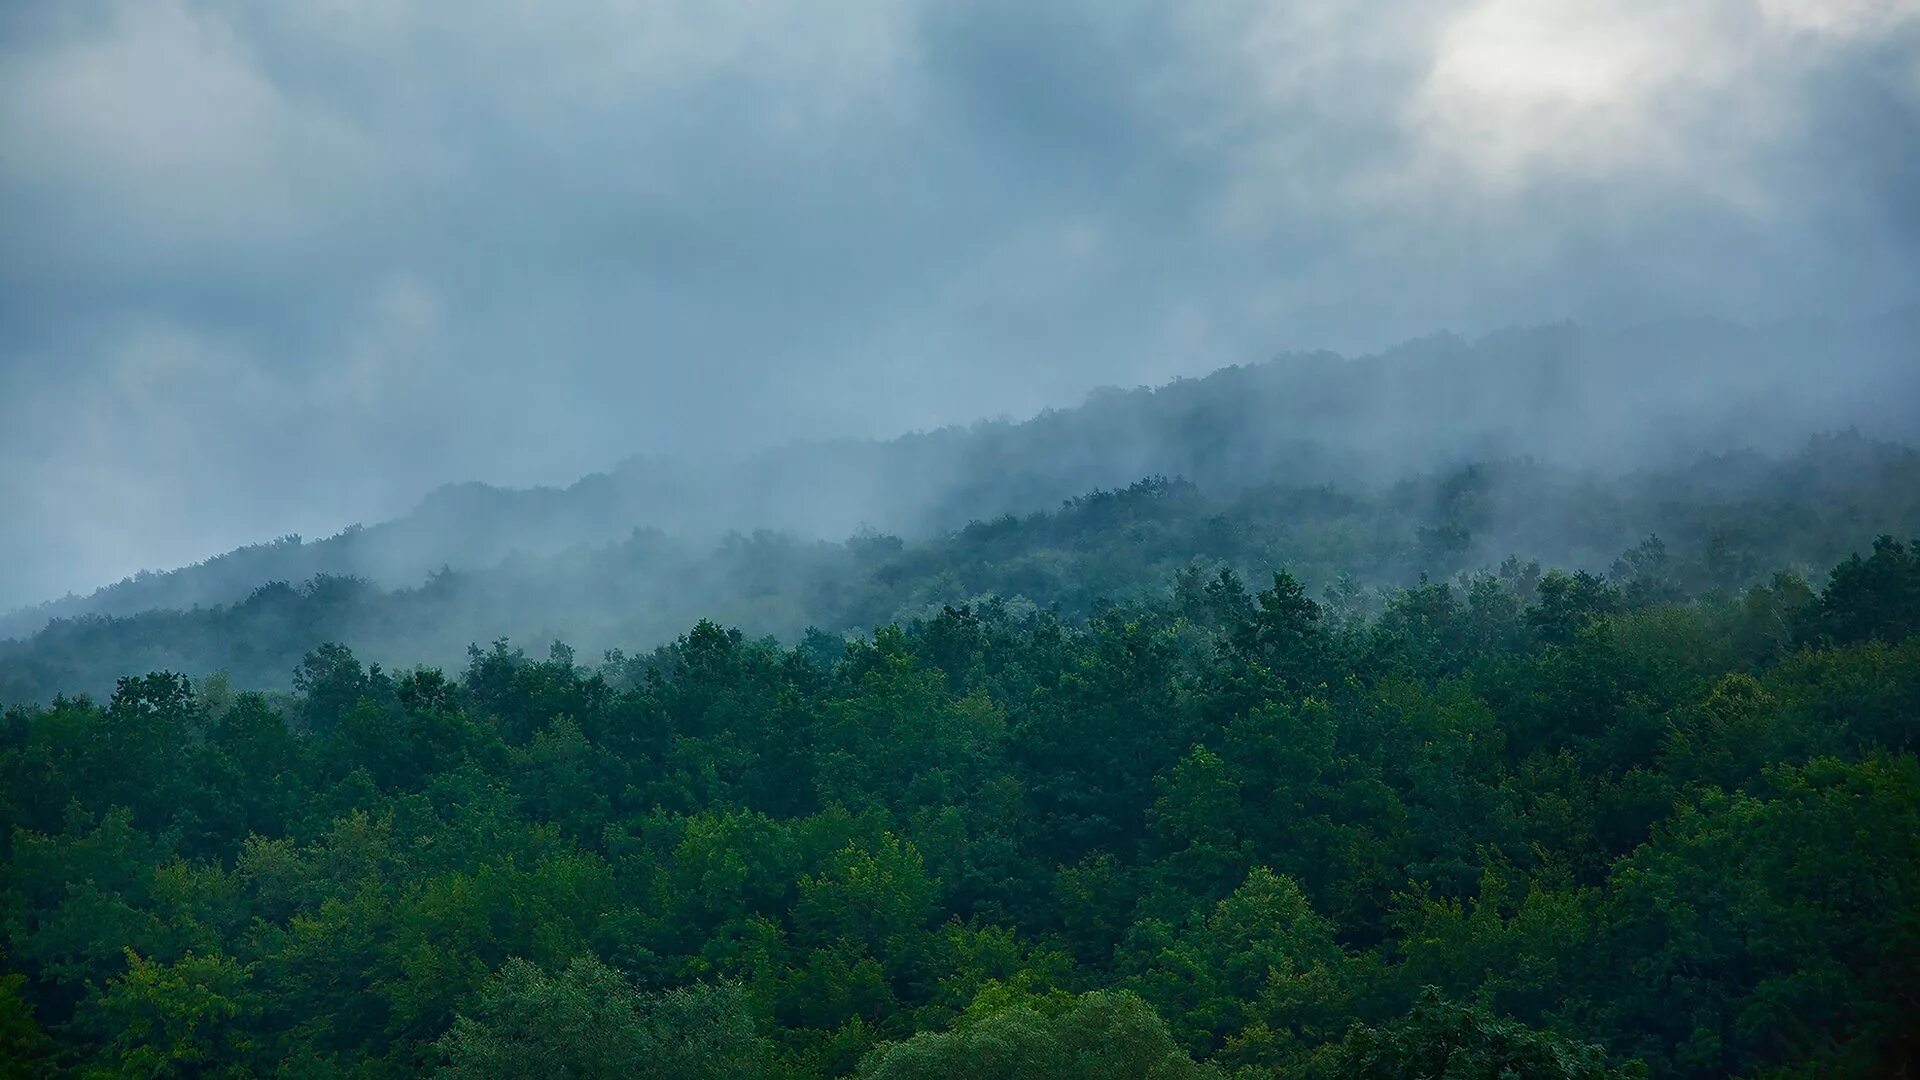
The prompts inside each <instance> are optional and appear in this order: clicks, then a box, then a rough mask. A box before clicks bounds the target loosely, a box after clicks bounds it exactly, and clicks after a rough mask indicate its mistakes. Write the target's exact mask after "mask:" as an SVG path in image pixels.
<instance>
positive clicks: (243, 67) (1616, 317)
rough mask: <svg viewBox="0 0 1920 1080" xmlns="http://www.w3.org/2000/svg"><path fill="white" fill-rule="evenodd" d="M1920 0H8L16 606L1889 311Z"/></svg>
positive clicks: (1919, 81)
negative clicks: (498, 502)
mask: <svg viewBox="0 0 1920 1080" xmlns="http://www.w3.org/2000/svg"><path fill="white" fill-rule="evenodd" d="M1917 170H1920V0H1726V2H1722V0H1686V2H1679V3H1676V2H1655V0H1591V2H1582V0H1410V2H1405V3H1391V2H1382V0H1368V2H1360V0H1349V2H1344V3H1330V2H1326V0H1298V2H1292V3H1274V4H1268V3H1254V2H1241V0H1208V2H1206V3H1189V4H1164V5H1162V4H1143V3H1133V2H1125V0H1086V2H1057V0H1055V2H1048V3H1032V2H1029V0H1019V2H1012V0H1008V2H997V0H996V2H966V3H954V2H932V0H928V2H924V3H915V2H892V3H868V2H865V0H835V2H832V3H821V2H818V0H812V2H805V0H795V2H791V3H789V2H780V0H760V2H739V3H684V4H681V3H661V2H644V0H643V2H631V3H615V2H602V0H588V2H572V3H563V4H544V3H527V2H506V0H469V2H465V3H459V4H449V3H438V2H435V3H426V2H422V3H405V2H401V0H308V2H304V3H288V4H279V3H274V4H260V3H254V2H251V0H246V2H243V0H231V2H224V0H204V2H180V0H133V2H126V3H112V2H108V3H96V2H90V0H13V2H9V3H5V4H0V228H3V229H4V232H0V607H3V606H10V605H12V604H15V603H20V602H25V601H29V600H35V599H41V598H44V597H45V596H47V595H54V594H58V593H60V592H62V591H65V590H67V589H76V590H81V591H84V590H86V589H88V588H91V587H92V586H95V585H98V584H101V583H104V582H105V581H108V580H111V579H114V578H118V577H119V576H121V575H123V574H126V573H128V572H131V571H133V570H135V569H138V568H141V567H165V566H173V565H178V564H180V563H183V562H188V561H193V560H195V559H198V558H201V557H204V556H206V555H209V554H212V553H214V552H216V551H219V550H223V549H226V548H229V547H232V546H234V545H236V544H239V543H242V542H246V541H250V540H255V539H261V538H266V537H271V536H274V535H277V534H280V533H285V532H289V531H298V532H302V533H305V534H307V535H322V534H325V533H330V532H333V531H336V530H337V529H338V528H340V527H341V526H343V525H345V524H348V523H350V522H352V521H357V520H359V521H372V520H377V519H379V518H381V517H385V516H389V515H391V514H394V513H397V512H400V511H403V510H405V509H406V508H407V507H408V506H409V505H411V504H412V503H413V502H414V501H415V500H417V499H418V498H419V496H420V495H421V494H423V493H424V492H425V491H426V490H428V489H430V488H432V487H433V486H435V485H437V484H439V483H441V482H444V481H449V480H459V479H481V480H488V481H492V482H496V483H508V484H526V483H533V482H566V481H570V480H571V479H573V478H575V477H577V476H578V475H580V474H581V473H583V472H587V471H591V470H594V469H599V468H604V467H606V466H608V465H610V464H611V463H613V462H614V461H615V460H617V459H619V458H621V457H624V456H626V455H628V454H631V453H634V452H641V451H652V452H661V451H664V452H672V453H679V454H687V455H694V454H710V453H726V452H732V451H737V450H739V449H743V448H752V447H756V446H761V445H766V444H768V443H775V442H780V441H784V440H787V439H790V438H803V437H815V436H821V435H888V434H893V433H896V432H899V431H901V430H905V429H910V428H917V427H924V426H928V425H934V424H939V423H945V422H955V421H966V420H969V419H973V418H976V417H979V416H983V415H994V414H1011V415H1020V414H1023V413H1027V412H1031V411H1033V410H1034V409H1036V408H1039V407H1041V406H1044V405H1049V404H1058V405H1065V404H1072V403H1074V402H1076V401H1077V400H1079V399H1080V398H1081V397H1082V396H1083V395H1084V393H1085V391H1086V390H1087V389H1088V388H1090V387H1093V386H1096V385H1101V384H1120V385H1133V384H1137V383H1146V382H1158V381H1163V380H1165V379H1167V378H1169V377H1171V376H1174V375H1177V374H1198V373H1201V372H1205V371H1208V370H1211V369H1213V368H1217V367H1221V366H1224V365H1226V364H1229V363H1237V362H1245V361H1249V360H1256V359H1260V358H1262V357H1264V356H1266V355H1269V354H1271V353H1273V352H1276V351H1279V350H1282V349H1286V348H1295V347H1321V346H1325V347H1332V348H1339V349H1365V348H1370V347H1377V346H1382V345H1386V344H1390V343H1392V342H1394V341H1396V340H1399V339H1402V338H1405V337H1409V336H1414V335H1418V334H1422V333H1426V332H1429V331H1433V330H1437V329H1443V328H1445V329H1454V330H1459V331H1463V332H1467V333H1473V332H1478V331H1484V330H1488V329H1492V328H1495V327H1498V326H1500V325H1504V324H1510V323H1531V322H1541V321H1547V320H1552V319H1559V318H1566V317H1571V318H1576V319H1581V320H1585V321H1590V322H1596V323H1601V324H1614V323H1619V322H1623V321H1637V320H1641V319H1650V318H1660V317H1664V316H1668V315H1703V314H1704V315H1712V316H1720V317H1726V318H1733V319H1754V318H1765V317H1771V316H1775V315H1781V314H1791V313H1840V314H1846V313H1851V312H1861V311H1873V310H1877V309H1884V308H1886V307H1890V306H1894V305H1898V304H1902V303H1908V302H1911V301H1912V300H1913V299H1914V297H1915V296H1916V282H1917V281H1920V175H1916V172H1917Z"/></svg>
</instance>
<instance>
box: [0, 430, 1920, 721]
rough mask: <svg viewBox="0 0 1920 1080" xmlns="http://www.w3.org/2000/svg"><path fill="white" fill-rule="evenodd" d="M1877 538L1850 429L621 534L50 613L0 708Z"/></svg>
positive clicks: (1676, 572) (1887, 454) (251, 561)
mask: <svg viewBox="0 0 1920 1080" xmlns="http://www.w3.org/2000/svg"><path fill="white" fill-rule="evenodd" d="M1881 533H1888V534H1892V535H1897V536H1910V535H1915V534H1920V453H1916V452H1915V451H1912V450H1909V449H1905V448H1902V447H1895V446H1889V445H1885V444H1879V443H1873V442H1870V441H1868V440H1866V439H1864V438H1862V437H1859V436H1841V437H1829V438H1820V439H1816V440H1814V441H1813V442H1812V443H1810V444H1808V445H1807V446H1806V447H1805V448H1804V449H1803V450H1801V451H1800V452H1799V453H1797V454H1794V455H1792V456H1789V457H1786V458H1783V459H1770V458H1766V457H1762V456H1760V455H1757V454H1751V453H1749V454H1738V455H1730V456H1719V457H1711V458H1703V459H1700V460H1699V461H1696V462H1695V463H1694V464H1692V465H1691V466H1689V467H1686V468H1683V469H1677V470H1669V471H1657V472H1656V471H1643V472H1637V473H1632V474H1627V475H1624V476H1608V475H1603V474H1596V473H1592V472H1575V471H1571V470H1568V469H1565V468H1560V467H1555V466H1549V465H1545V464H1542V463H1538V462H1505V463H1498V464H1489V465H1473V466H1465V467H1462V468H1459V469H1455V470H1451V471H1448V472H1445V473H1440V474H1433V475H1427V476H1420V477H1413V478H1408V479H1403V480H1400V481H1397V482H1395V483H1392V484H1387V485H1381V486H1376V487H1372V488H1364V489H1341V488H1337V487H1332V486H1318V487H1294V486H1274V487H1266V488H1249V489H1244V490H1241V491H1239V492H1237V493H1234V494H1231V495H1224V496H1218V495H1210V494H1208V493H1206V492H1205V491H1203V490H1202V489H1201V488H1199V487H1198V486H1196V485H1194V484H1192V483H1189V482H1186V481H1178V480H1163V479H1149V480H1145V481H1140V482H1138V483H1135V484H1132V485H1131V486H1128V487H1125V488H1122V489H1119V490H1108V491H1096V492H1093V493H1090V494H1087V495H1083V496H1080V497H1076V498H1073V499H1070V500H1068V501H1067V502H1066V503H1064V504H1063V505H1061V506H1060V507H1059V508H1058V509H1056V510H1053V511H1050V512H1039V513H1032V514H1027V515H1024V516H1015V515H1005V516H1002V517H999V518H994V519H991V520H983V521H976V522H973V523H971V524H969V525H966V526H965V527H963V528H959V529H956V530H951V531H946V532H940V533H935V534H932V535H927V536H922V537H919V538H914V539H904V538H901V537H898V536H892V535H886V534H879V533H871V532H870V533H865V534H862V535H858V536H855V537H853V538H852V539H848V540H845V541H841V542H833V543H829V542H826V541H819V540H806V539H801V538H797V537H795V536H793V535H790V534H782V533H773V532H767V531H758V532H754V533H750V534H737V533H736V534H731V535H728V536H725V537H723V538H721V539H719V540H717V541H698V540H685V539H676V538H671V537H668V536H666V535H664V534H662V533H660V532H659V531H657V530H656V531H636V532H634V533H633V534H631V535H630V536H629V537H627V538H626V539H625V540H623V541H619V542H615V543H606V544H597V545H579V546H576V547H574V548H571V549H564V550H562V551H559V552H556V553H552V554H547V555H516V556H511V557H508V558H506V559H504V560H502V561H499V562H497V563H495V564H493V565H491V566H489V567H487V568H484V569H477V570H470V571H451V570H442V571H439V572H436V573H434V574H432V575H430V576H428V577H427V578H426V580H424V581H423V582H422V583H420V584H418V585H415V586H413V587H409V588H400V589H391V590H390V589H387V588H384V587H382V586H379V585H377V584H374V583H373V582H371V581H369V580H367V579H365V578H360V577H353V576H345V575H340V574H331V573H329V574H321V575H316V576H314V577H312V578H310V579H307V580H306V581H304V582H301V583H299V584H297V585H296V584H290V583H287V582H282V581H272V582H269V583H267V584H264V585H263V584H260V583H259V582H255V583H254V584H253V585H252V586H249V588H248V591H246V592H243V593H242V594H241V595H242V598H241V599H239V600H237V601H235V602H231V603H224V604H216V605H213V606H208V607H200V608H194V609H189V610H184V611H182V610H152V611H144V612H140V613H137V614H132V615H126V616H99V615H83V616H78V617H71V618H62V619H58V620H56V621H54V622H52V623H51V624H49V625H47V626H46V627H45V629H43V630H41V631H40V632H38V633H35V634H30V635H29V636H27V637H24V638H22V639H19V640H14V641H0V703H3V702H8V701H39V702H45V701H48V700H50V699H51V698H52V697H53V695H55V694H57V693H63V692H65V693H76V692H81V691H86V692H91V693H94V694H97V695H104V694H105V693H107V692H109V691H110V690H111V689H112V687H113V685H114V682H115V680H116V679H117V678H118V677H119V676H121V675H123V674H125V673H127V672H129V671H150V670H151V671H175V672H180V673H183V674H187V675H189V676H195V677H198V676H204V675H208V674H211V673H214V672H225V673H226V674H227V676H228V677H229V678H230V679H231V680H232V682H233V683H234V685H236V686H240V687H244V688H251V689H275V688H279V689H284V688H286V687H287V686H289V685H290V683H289V680H290V678H291V675H292V671H293V669H294V666H295V665H296V664H298V662H299V660H300V658H301V657H302V656H303V655H305V654H306V653H307V652H308V651H309V650H311V649H313V648H314V647H316V646H318V645H320V644H322V643H324V642H340V643H345V644H347V645H349V646H350V647H352V648H353V649H354V650H355V651H356V652H357V653H359V654H360V655H361V656H363V657H366V658H368V659H371V660H375V661H378V662H380V663H383V664H387V665H389V666H392V665H401V664H412V663H419V662H428V663H437V664H454V663H458V662H460V660H461V658H462V657H464V656H465V655H466V651H467V647H468V646H469V645H471V644H474V643H476V642H479V643H485V642H489V641H493V640H495V639H499V638H508V639H511V640H513V641H517V642H521V643H534V644H539V643H542V642H547V641H552V640H564V641H566V642H568V643H570V644H571V645H572V646H573V647H575V648H576V649H578V650H580V651H581V653H582V655H585V656H591V657H597V656H599V655H600V653H602V652H603V651H605V650H607V649H614V648H619V649H626V650H629V651H631V650H634V649H647V648H651V647H652V646H654V645H656V644H659V643H660V642H663V641H667V640H670V639H671V638H672V637H674V636H675V635H676V634H678V633H680V632H681V631H683V630H684V629H685V627H687V626H689V625H691V624H692V623H693V622H695V621H697V620H699V619H702V618H712V619H715V620H717V621H719V622H721V623H722V624H724V625H735V626H740V627H743V628H746V629H747V630H748V631H750V632H751V633H753V634H756V635H772V636H774V637H776V638H779V639H780V640H784V641H788V642H793V641H797V640H799V638H800V637H801V635H802V634H804V633H805V632H806V631H808V630H809V629H817V630H822V631H825V632H827V633H830V634H833V635H836V636H838V635H841V634H843V633H847V632H853V631H867V630H871V629H872V628H874V627H876V626H881V625H884V624H886V623H889V622H893V621H897V620H904V619H911V618H914V617H918V616H925V615H928V614H931V613H937V612H938V611H939V610H940V609H941V607H942V606H944V605H949V604H952V605H958V604H962V603H968V602H972V603H976V604H978V603H981V602H984V601H987V600H991V599H996V598H997V599H998V600H1001V601H1003V602H1006V603H1009V604H1011V605H1013V606H1014V607H1015V608H1016V609H1026V610H1034V609H1038V610H1046V611H1053V612H1056V613H1058V614H1060V615H1061V616H1063V617H1066V618H1079V617H1083V616H1085V615H1087V614H1089V613H1091V612H1093V611H1095V610H1096V609H1097V608H1098V607H1099V605H1100V604H1102V603H1103V602H1125V601H1130V600H1136V599H1140V598H1149V599H1150V598H1154V597H1164V596H1165V595H1167V593H1168V590H1169V589H1170V588H1172V587H1173V585H1174V583H1175V581H1176V578H1177V576H1178V575H1180V574H1182V573H1191V572H1194V570H1195V568H1198V569H1199V570H1200V571H1202V572H1207V573H1211V572H1212V571H1213V570H1215V569H1218V568H1222V567H1225V568H1231V569H1233V570H1235V571H1236V572H1238V573H1240V574H1241V575H1242V576H1243V577H1245V578H1246V579H1248V580H1258V579H1259V578H1261V577H1262V576H1263V575H1265V574H1267V573H1269V572H1271V571H1272V570H1274V569H1277V568H1286V569H1287V570H1288V571H1289V572H1290V573H1292V574H1293V575H1294V576H1296V577H1297V578H1298V579H1299V580H1301V581H1303V582H1304V583H1306V585H1307V586H1308V587H1309V588H1310V589H1311V590H1312V591H1313V594H1314V595H1316V596H1321V595H1329V596H1335V597H1337V598H1338V602H1339V603H1340V604H1342V605H1345V606H1347V607H1351V608H1353V609H1355V610H1358V611H1367V610H1377V609H1378V607H1379V606H1380V605H1381V604H1382V603H1383V602H1384V601H1385V599H1386V598H1387V597H1389V596H1390V595H1392V593H1393V591H1394V590H1395V589H1398V588H1404V587H1408V586H1413V585H1416V584H1418V583H1419V582H1420V581H1421V580H1422V579H1423V575H1424V576H1425V578H1426V579H1428V580H1435V581H1447V580H1452V579H1453V578H1455V577H1456V576H1458V575H1461V574H1471V573H1476V572H1482V571H1488V570H1494V569H1496V568H1498V567H1500V566H1502V565H1503V564H1506V566H1507V568H1508V571H1509V572H1512V571H1513V568H1514V567H1516V566H1520V565H1522V564H1524V563H1529V562H1532V563H1539V564H1542V565H1544V566H1547V567H1563V568H1567V569H1587V570H1593V571H1596V572H1604V573H1607V574H1609V575H1610V576H1612V577H1613V578H1614V579H1616V580H1617V581H1618V582H1620V583H1621V584H1622V585H1623V586H1624V585H1625V584H1627V583H1629V582H1632V581H1642V582H1643V585H1641V586H1636V587H1649V588H1650V587H1652V586H1650V585H1645V584H1644V582H1647V581H1658V582H1659V586H1658V587H1659V588H1660V589H1661V590H1664V592H1662V595H1672V596H1682V595H1685V596H1693V595H1701V594H1703V593H1705V592H1707V591H1710V590H1714V589H1722V590H1737V589H1740V588H1743V587H1745V586H1746V585H1749V584H1752V583H1754V582H1756V581H1759V580H1761V579H1762V578H1763V576H1764V575H1765V574H1768V573H1771V572H1772V570H1773V569H1774V568H1791V569H1794V570H1797V571H1798V572H1800V573H1803V574H1806V575H1809V576H1817V575H1818V573H1819V568H1820V567H1824V566H1828V565H1831V564H1832V563H1833V562H1835V561H1836V560H1838V559H1840V558H1842V557H1843V556H1845V555H1847V554H1848V553H1850V552H1853V551H1856V550H1860V549H1861V548H1862V547H1863V545H1864V544H1865V543H1866V542H1867V541H1868V540H1870V539H1871V538H1872V537H1873V536H1875V535H1878V534H1881ZM324 546H325V545H309V546H308V548H309V549H311V548H314V547H324ZM261 550H262V549H249V550H248V552H242V553H239V555H238V556H236V557H230V561H229V560H216V561H215V562H214V563H210V564H208V565H207V567H203V568H198V569H211V568H215V567H218V568H220V569H221V570H222V572H226V571H229V570H231V571H234V572H243V571H245V570H246V568H252V571H251V572H261V571H260V569H259V568H260V567H261V566H262V565H264V564H266V563H268V562H270V561H271V560H270V559H265V558H256V557H254V555H255V554H256V553H258V552H260V551H261ZM267 550H269V551H270V550H271V549H267ZM240 556H245V557H244V558H243V557H240ZM183 573H186V572H183Z"/></svg>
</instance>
